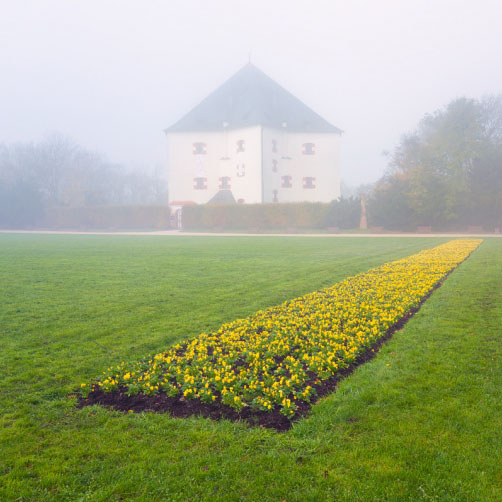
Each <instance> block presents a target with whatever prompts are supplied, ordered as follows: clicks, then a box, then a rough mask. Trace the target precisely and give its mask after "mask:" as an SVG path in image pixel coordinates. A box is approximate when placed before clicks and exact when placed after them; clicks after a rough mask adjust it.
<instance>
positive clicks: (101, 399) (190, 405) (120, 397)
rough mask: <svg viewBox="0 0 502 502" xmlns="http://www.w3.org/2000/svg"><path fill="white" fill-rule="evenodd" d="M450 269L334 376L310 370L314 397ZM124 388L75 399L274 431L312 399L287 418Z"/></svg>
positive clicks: (369, 354) (361, 359) (365, 356)
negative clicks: (240, 422) (239, 422)
mask: <svg viewBox="0 0 502 502" xmlns="http://www.w3.org/2000/svg"><path fill="white" fill-rule="evenodd" d="M453 270H454V269H452V270H451V271H450V272H448V273H447V274H446V275H445V276H444V277H443V278H442V279H441V280H440V281H439V282H438V283H437V284H436V285H435V286H434V288H433V289H432V290H431V291H430V292H429V293H428V294H427V295H426V296H424V297H423V298H422V299H421V300H420V303H419V305H418V306H417V307H415V308H413V309H412V310H411V311H410V312H408V313H407V314H406V315H405V316H403V317H402V318H401V319H399V321H398V322H397V323H396V324H394V325H393V326H391V327H390V328H389V329H388V330H387V332H386V333H385V335H384V336H382V337H381V338H379V339H378V341H377V342H375V343H374V344H373V345H372V346H371V347H370V348H369V349H367V350H366V351H365V352H364V353H361V354H359V355H358V356H357V358H356V359H355V361H354V362H353V363H352V364H351V365H350V366H349V367H347V368H345V369H342V370H340V371H338V372H337V373H336V375H334V376H333V377H331V378H329V379H328V380H324V381H321V382H320V383H317V384H316V383H314V382H315V381H316V380H317V375H315V374H311V377H312V378H311V380H310V381H307V382H306V383H305V387H306V386H307V385H310V386H311V387H312V388H313V389H315V391H316V399H317V398H319V397H322V396H325V395H327V394H330V393H331V392H333V391H334V390H335V389H336V386H337V384H338V382H339V381H340V380H341V379H342V378H345V377H347V376H348V375H350V374H351V373H353V371H354V370H355V369H356V368H357V367H358V366H360V365H361V364H364V363H365V362H367V361H369V360H371V359H373V357H375V355H376V354H377V352H378V351H379V349H380V347H381V346H382V345H383V344H384V343H385V342H386V341H387V340H389V339H390V338H391V337H392V335H393V334H394V333H395V332H396V331H398V330H400V329H401V328H402V327H403V326H404V325H405V324H406V323H407V322H408V320H409V319H410V318H411V317H413V316H414V315H415V314H416V313H417V312H418V310H419V309H420V307H421V306H422V304H423V303H424V302H425V301H426V300H427V299H428V298H429V297H430V295H431V294H432V293H433V291H434V290H436V289H437V288H439V287H440V286H441V284H442V283H443V282H444V281H445V279H446V278H447V277H448V275H449V274H450V273H451V272H453ZM126 392H127V389H126V388H125V387H124V388H119V389H118V390H116V391H113V392H103V391H102V390H101V389H100V388H99V387H94V389H93V390H92V392H90V393H89V395H88V396H87V398H85V399H84V398H80V399H79V402H78V407H79V408H82V407H84V406H90V405H94V404H100V405H103V406H108V407H110V408H114V409H116V410H119V411H125V412H128V411H133V412H137V413H138V412H155V413H169V414H170V415H171V416H173V417H178V418H186V417H189V416H191V415H200V416H203V417H207V418H212V419H213V420H221V419H228V420H243V421H246V422H248V423H249V424H251V425H255V426H260V427H268V428H271V429H275V430H277V431H280V432H282V431H287V430H288V429H289V428H290V427H291V425H292V423H293V422H294V421H296V420H299V419H300V418H301V417H303V416H305V415H306V414H307V413H308V412H309V411H310V408H311V407H312V403H310V402H308V401H296V402H295V404H296V405H297V407H298V409H297V411H296V414H295V416H294V417H293V419H292V420H290V419H288V418H286V417H285V416H284V415H282V414H281V413H280V412H279V408H278V407H276V408H275V409H272V410H270V411H259V410H251V409H249V407H246V408H244V409H243V410H242V411H240V412H237V411H235V410H234V409H233V408H230V407H229V406H226V405H224V404H222V403H221V402H219V401H218V400H217V401H215V402H213V403H210V404H209V403H204V402H202V401H200V400H199V399H185V398H183V397H181V398H180V397H179V396H178V397H169V396H168V395H167V394H165V393H163V392H161V393H159V394H156V395H153V396H146V395H144V394H137V395H135V396H128V395H127V394H126Z"/></svg>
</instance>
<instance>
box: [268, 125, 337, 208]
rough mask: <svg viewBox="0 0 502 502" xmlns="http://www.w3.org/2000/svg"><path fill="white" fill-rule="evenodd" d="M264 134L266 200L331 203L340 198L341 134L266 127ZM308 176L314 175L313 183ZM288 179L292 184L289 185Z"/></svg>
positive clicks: (312, 176)
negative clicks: (300, 131)
mask: <svg viewBox="0 0 502 502" xmlns="http://www.w3.org/2000/svg"><path fill="white" fill-rule="evenodd" d="M262 135H263V181H264V186H263V193H264V197H263V198H264V202H299V201H308V202H330V201H332V200H333V199H337V198H338V197H340V172H339V165H340V162H339V158H340V135H339V134H333V133H290V132H288V131H287V128H285V129H283V130H276V129H269V128H264V129H263V132H262ZM274 145H275V148H274ZM308 145H310V146H308ZM274 150H275V151H274ZM285 176H290V178H289V179H288V180H285V179H284V177H285ZM305 178H312V179H311V180H310V182H311V183H310V182H309V180H307V179H305ZM288 181H289V182H290V184H291V186H290V187H286V186H285V185H287V184H288V183H287V182H288ZM309 186H311V187H312V188H308V187H309Z"/></svg>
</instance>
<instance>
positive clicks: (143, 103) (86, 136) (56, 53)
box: [0, 0, 502, 185]
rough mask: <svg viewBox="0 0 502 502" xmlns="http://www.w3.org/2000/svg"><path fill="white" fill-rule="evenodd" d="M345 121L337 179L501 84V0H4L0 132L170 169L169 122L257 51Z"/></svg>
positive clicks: (378, 169) (359, 178)
mask: <svg viewBox="0 0 502 502" xmlns="http://www.w3.org/2000/svg"><path fill="white" fill-rule="evenodd" d="M249 54H251V59H252V62H253V63H254V64H255V65H256V66H258V67H259V68H260V69H261V70H263V71H264V72H265V73H267V74H268V75H269V76H270V77H271V78H273V79H274V80H276V81H277V82H278V83H279V84H280V85H282V86H283V87H285V88H286V89H288V90H289V91H290V92H292V93H293V94H295V95H296V96H297V97H298V98H300V99H301V100H302V101H303V102H304V103H305V104H307V105H308V106H310V107H311V108H312V109H313V110H315V111H316V112H318V113H319V114H320V115H322V116H323V117H324V118H325V119H326V120H328V121H329V122H331V123H332V124H334V125H335V126H337V127H339V128H341V129H343V130H344V131H345V132H344V135H343V136H342V159H341V174H342V179H344V180H345V181H346V182H347V183H349V184H351V185H356V184H359V183H367V182H372V181H375V180H376V179H377V178H379V177H380V176H381V174H382V173H383V170H384V169H385V163H386V160H385V158H384V157H383V156H382V151H383V150H392V149H393V147H394V146H395V145H396V144H397V142H398V141H399V138H400V136H401V135H402V134H403V133H405V132H407V131H410V130H412V129H413V128H414V127H415V126H416V124H417V122H418V121H419V120H420V118H421V117H422V116H423V115H424V114H425V113H427V112H432V111H434V110H436V109H437V108H440V107H442V106H444V105H445V104H446V103H448V101H450V100H452V99H454V98H457V97H460V96H467V97H473V98H480V97H483V96H484V95H487V94H498V93H502V2H501V1H500V0H477V1H476V2H473V1H472V0H469V1H467V0H433V1H432V0H419V1H418V0H417V1H415V0H379V1H375V0H366V1H363V0H343V1H340V0H331V1H321V0H310V1H308V2H307V1H303V0H302V1H299V0H296V1H295V0H267V1H263V0H252V1H251V0H248V1H243V0H206V1H202V0H183V1H180V0H164V1H157V0H31V1H30V0H0V143H2V142H5V143H11V142H16V141H39V140H41V139H43V138H44V137H46V136H48V135H50V134H51V133H54V132H58V133H61V134H64V135H66V136H69V137H71V138H72V139H74V140H75V141H76V142H77V143H79V144H81V145H82V146H85V147H86V148H89V149H91V150H96V151H98V152H100V153H102V154H103V155H105V156H106V158H107V159H108V160H110V161H113V162H119V163H123V164H124V165H127V166H133V167H141V168H144V169H152V168H155V167H158V168H165V165H166V152H165V136H164V133H163V129H164V128H166V127H168V126H169V125H171V124H172V123H174V122H175V121H176V120H178V119H179V118H181V117H182V116H183V115H184V114H185V113H186V112H188V111H189V110H190V109H191V108H192V107H193V106H194V105H196V104H197V103H198V102H200V101H201V100H202V99H204V98H205V97H206V96H207V94H209V93H210V92H211V91H213V90H214V89H215V88H216V87H218V86H219V85H220V84H221V83H223V81H225V80H226V79H227V78H229V77H230V76H231V75H232V74H233V73H235V72H236V71H237V70H238V69H239V68H240V67H241V66H243V65H245V64H246V63H247V61H248V56H249Z"/></svg>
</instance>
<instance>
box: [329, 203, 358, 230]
mask: <svg viewBox="0 0 502 502" xmlns="http://www.w3.org/2000/svg"><path fill="white" fill-rule="evenodd" d="M360 218H361V199H360V198H359V197H347V198H344V197H341V198H340V199H338V200H334V201H332V202H331V204H330V205H329V208H328V214H327V226H329V227H338V228H341V229H344V230H347V229H349V228H358V227H359V221H360Z"/></svg>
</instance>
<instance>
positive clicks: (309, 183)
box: [303, 176, 315, 188]
mask: <svg viewBox="0 0 502 502" xmlns="http://www.w3.org/2000/svg"><path fill="white" fill-rule="evenodd" d="M303 188H315V178H312V177H311V176H307V177H306V178H303Z"/></svg>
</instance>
